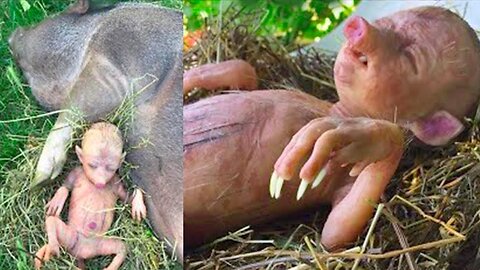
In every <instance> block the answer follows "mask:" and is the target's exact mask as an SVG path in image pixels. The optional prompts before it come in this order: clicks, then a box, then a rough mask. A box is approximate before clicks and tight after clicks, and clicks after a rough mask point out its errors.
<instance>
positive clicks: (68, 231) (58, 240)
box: [35, 216, 78, 269]
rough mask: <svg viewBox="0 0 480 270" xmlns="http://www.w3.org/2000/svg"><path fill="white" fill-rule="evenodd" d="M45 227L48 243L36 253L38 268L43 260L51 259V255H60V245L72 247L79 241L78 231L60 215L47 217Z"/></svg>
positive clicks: (36, 266) (36, 265)
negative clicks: (60, 217) (61, 218)
mask: <svg viewBox="0 0 480 270" xmlns="http://www.w3.org/2000/svg"><path fill="white" fill-rule="evenodd" d="M45 227H46V230H47V236H48V244H47V245H44V246H43V247H42V248H41V249H40V250H39V251H38V252H37V254H36V257H37V258H35V268H36V269H39V268H40V267H41V265H42V261H48V260H50V257H51V255H55V256H58V255H59V253H60V245H61V246H63V247H66V248H71V247H72V246H74V245H75V244H76V242H77V241H78V238H77V232H76V231H75V230H73V229H72V228H70V227H69V226H68V225H66V224H65V223H64V222H63V221H62V220H60V219H59V218H58V217H54V216H49V217H47V219H46V221H45Z"/></svg>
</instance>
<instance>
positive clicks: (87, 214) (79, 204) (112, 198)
mask: <svg viewBox="0 0 480 270" xmlns="http://www.w3.org/2000/svg"><path fill="white" fill-rule="evenodd" d="M122 148H123V142H122V138H121V136H120V131H119V130H118V129H117V128H116V127H115V126H114V125H112V124H108V123H97V124H94V125H93V126H92V127H91V128H90V129H89V130H88V131H87V132H86V133H85V135H84V139H83V141H82V148H80V147H79V146H77V147H76V152H77V155H78V158H79V159H80V162H81V163H82V166H81V167H78V168H75V169H74V170H73V171H72V172H70V174H69V175H68V177H67V179H66V180H65V182H64V184H63V186H62V187H60V188H59V189H58V191H57V192H56V193H55V196H54V197H53V198H52V199H51V200H50V202H48V204H47V206H46V208H47V219H46V221H45V225H46V231H47V234H48V244H46V245H44V246H43V247H42V248H41V249H40V250H39V251H38V252H37V254H36V256H37V258H36V259H35V268H36V269H40V268H41V265H42V260H43V261H48V260H49V259H50V257H51V256H53V255H55V256H58V255H59V251H60V246H62V247H63V248H65V249H66V250H67V251H68V252H69V253H70V254H72V255H73V256H74V257H75V258H76V259H77V264H78V266H79V267H80V268H82V269H84V268H85V265H84V260H85V259H89V258H93V257H96V256H102V255H112V254H113V255H115V257H114V258H113V261H112V262H111V264H110V265H109V266H108V267H106V268H105V269H109V270H114V269H118V268H119V267H120V265H121V264H122V262H123V261H124V260H125V257H126V253H127V249H126V246H125V244H124V243H123V242H122V241H121V240H118V239H113V238H109V237H105V236H103V235H104V234H105V233H106V232H107V231H108V230H109V229H110V226H111V224H112V221H113V215H114V209H115V202H116V201H117V199H118V198H120V199H121V200H122V201H124V202H128V203H132V217H133V218H134V219H136V220H138V221H140V220H142V219H143V218H145V217H146V214H147V213H146V207H145V204H144V202H143V194H142V191H140V190H138V189H137V190H135V191H134V192H133V196H131V195H130V196H129V195H128V194H127V192H126V190H125V187H124V185H123V183H122V182H121V180H120V178H119V177H118V175H117V174H116V171H117V170H118V168H119V167H120V165H121V163H122V160H123V155H122ZM70 192H71V193H72V196H71V198H70V205H69V209H68V222H67V223H64V222H63V221H62V220H61V219H60V213H61V212H62V209H63V206H64V204H65V202H66V200H67V197H68V194H69V193H70Z"/></svg>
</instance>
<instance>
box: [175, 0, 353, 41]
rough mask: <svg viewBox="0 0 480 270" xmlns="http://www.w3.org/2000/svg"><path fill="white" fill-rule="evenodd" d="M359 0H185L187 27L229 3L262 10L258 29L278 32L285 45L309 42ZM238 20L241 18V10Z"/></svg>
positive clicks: (198, 25)
mask: <svg viewBox="0 0 480 270" xmlns="http://www.w3.org/2000/svg"><path fill="white" fill-rule="evenodd" d="M359 2H360V0H350V1H345V0H308V1H301V0H258V1H257V0H208V1H204V0H185V1H184V23H185V29H186V30H187V31H188V32H192V31H195V30H198V29H201V28H202V27H203V25H205V20H208V19H211V18H214V17H216V16H219V15H220V14H221V13H223V12H225V10H226V9H228V8H229V7H230V6H232V5H234V6H237V7H240V9H241V10H242V11H245V12H248V11H250V12H251V11H258V12H259V13H261V18H262V19H261V20H260V23H259V25H255V26H254V28H255V29H256V33H257V34H258V35H261V36H264V35H268V36H276V37H278V38H279V39H280V40H281V41H282V43H283V45H285V46H287V45H292V44H300V45H303V44H307V43H311V42H313V41H315V40H316V39H318V38H320V37H322V36H324V35H325V34H326V33H328V32H330V31H331V30H332V29H333V28H335V26H337V25H338V24H339V23H340V22H341V21H343V20H344V19H345V18H347V17H348V16H349V15H350V14H351V13H352V11H353V10H354V8H355V6H356V5H357V4H358V3H359ZM238 20H241V12H240V13H239V17H238Z"/></svg>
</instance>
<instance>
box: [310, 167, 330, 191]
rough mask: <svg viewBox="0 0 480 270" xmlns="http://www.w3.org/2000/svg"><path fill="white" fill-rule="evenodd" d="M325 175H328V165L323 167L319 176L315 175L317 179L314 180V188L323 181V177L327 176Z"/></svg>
mask: <svg viewBox="0 0 480 270" xmlns="http://www.w3.org/2000/svg"><path fill="white" fill-rule="evenodd" d="M325 175H327V167H326V166H325V167H323V168H322V169H321V170H320V172H319V173H318V175H317V177H315V181H313V184H312V189H314V188H316V187H318V185H320V183H322V181H323V179H324V178H325Z"/></svg>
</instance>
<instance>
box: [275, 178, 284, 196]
mask: <svg viewBox="0 0 480 270" xmlns="http://www.w3.org/2000/svg"><path fill="white" fill-rule="evenodd" d="M282 186H283V178H281V177H278V178H277V185H276V186H275V199H278V198H280V191H282Z"/></svg>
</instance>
